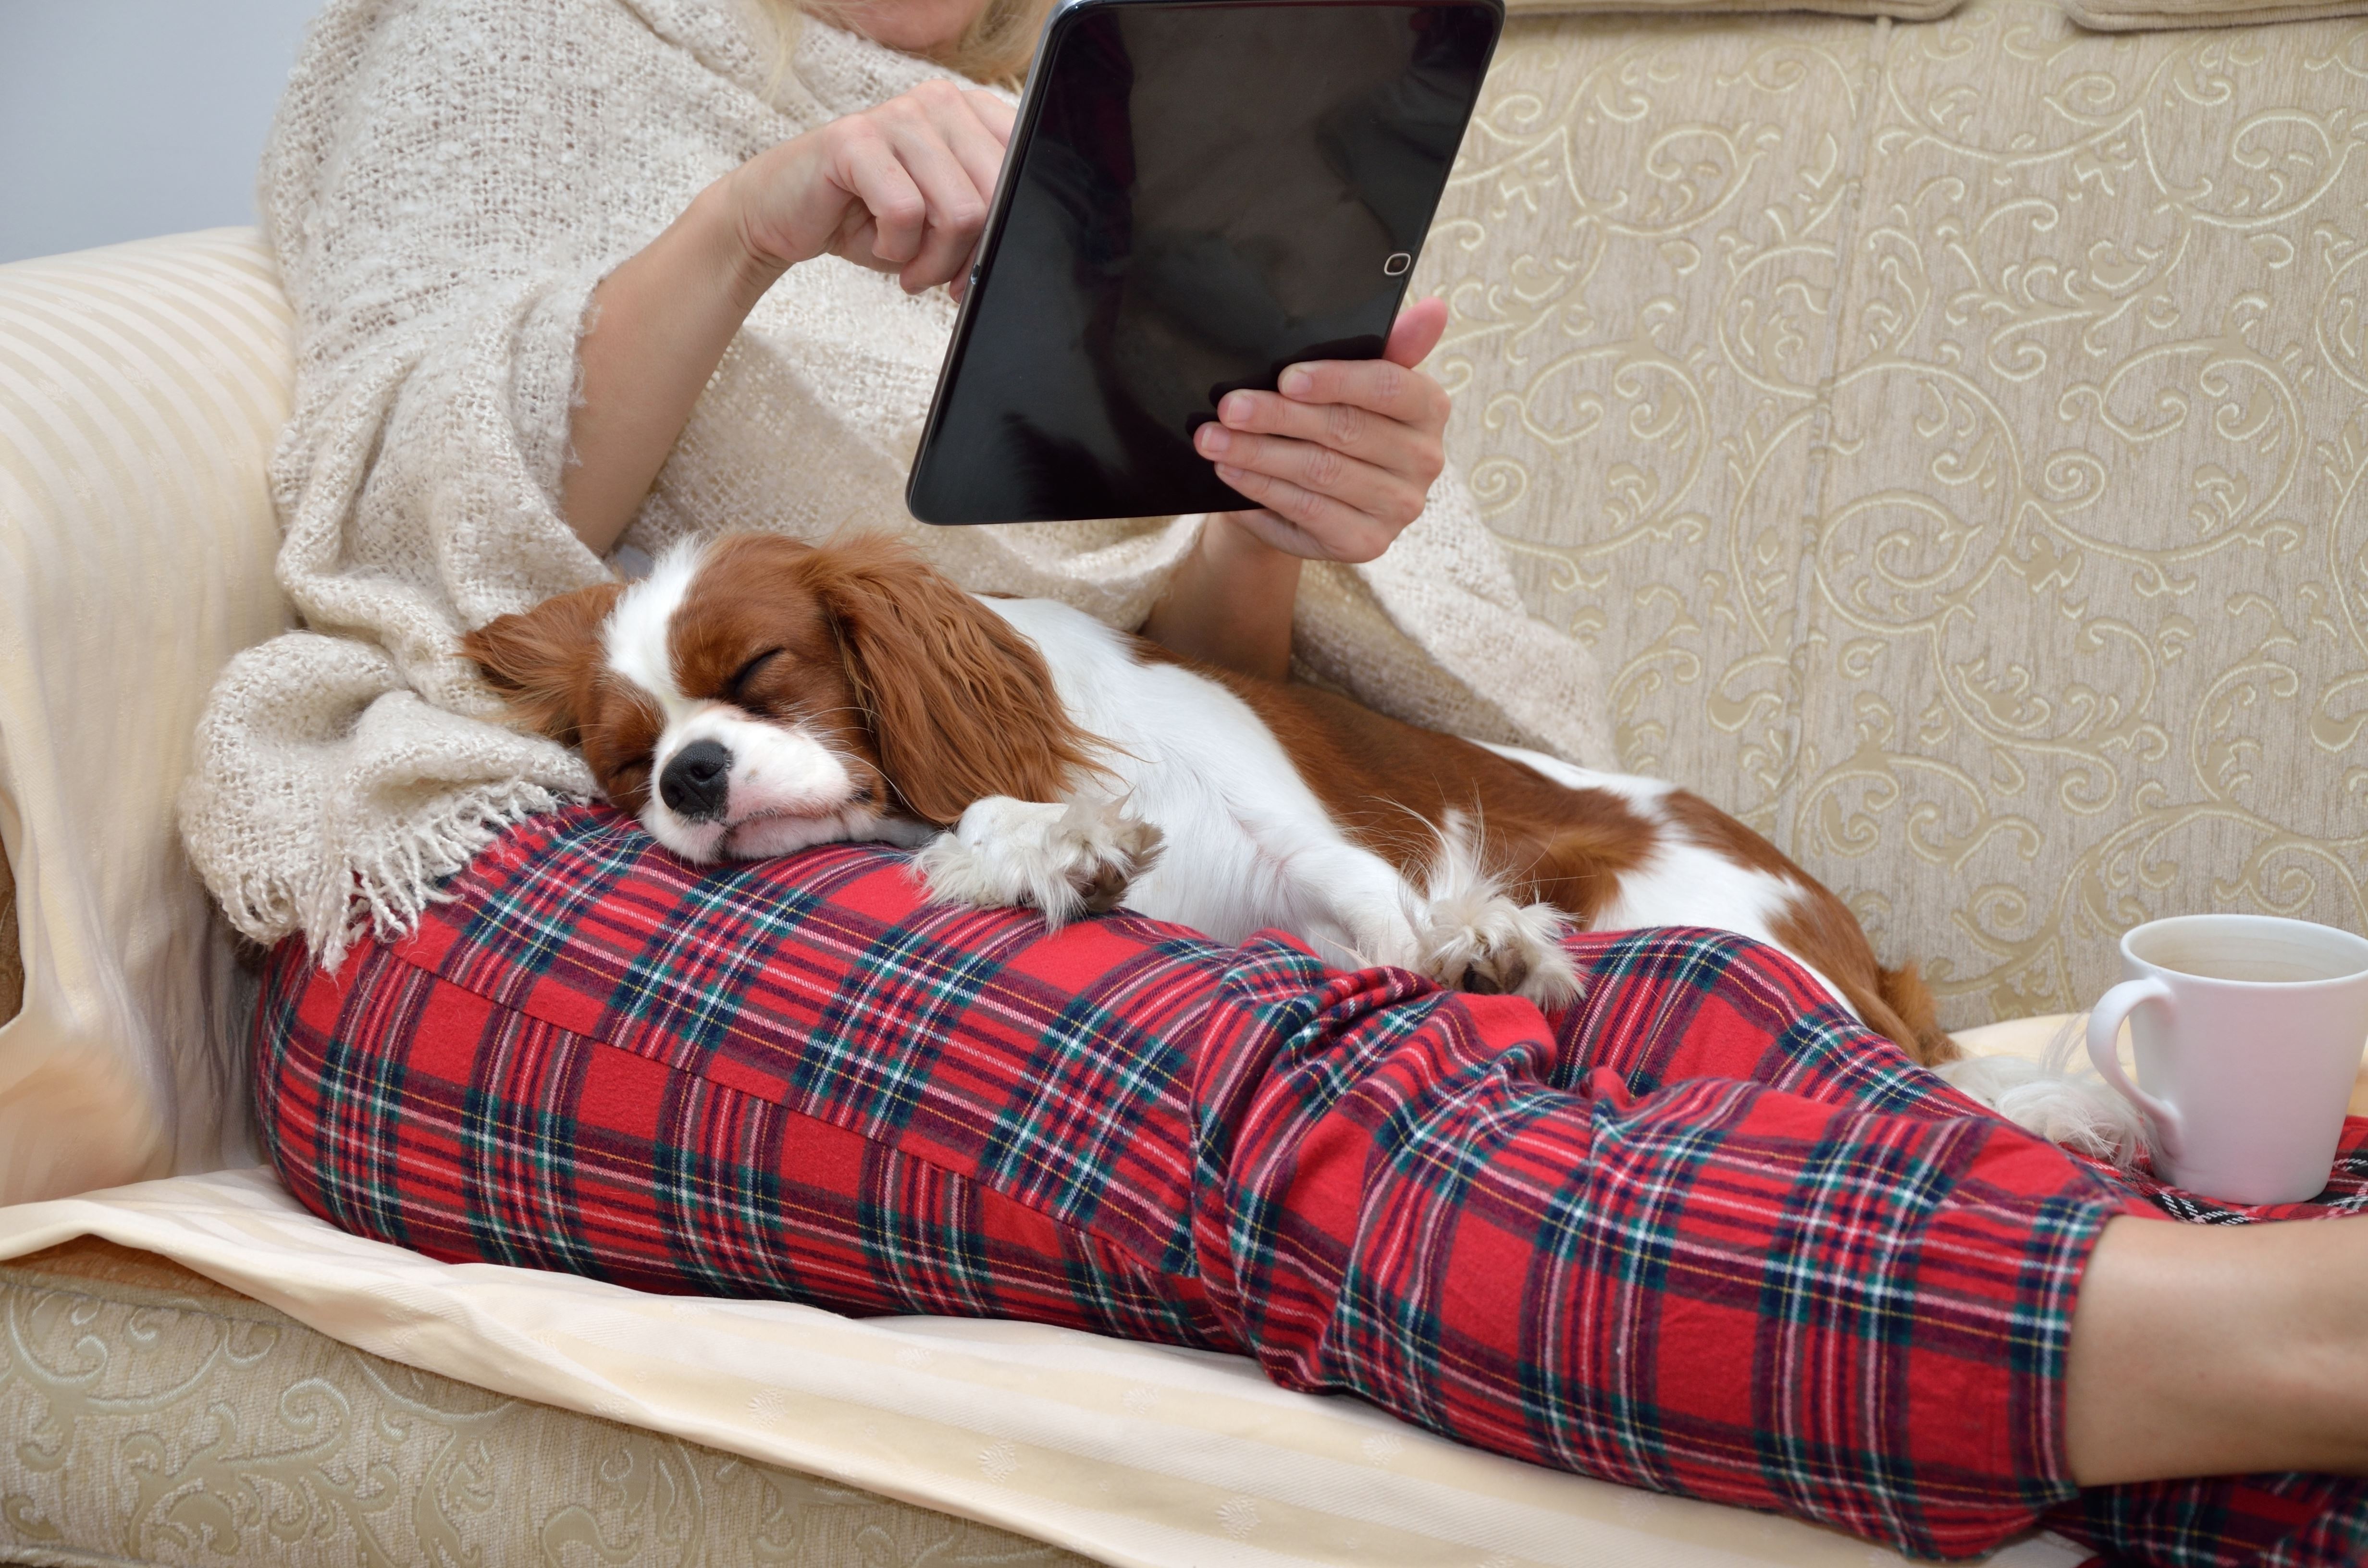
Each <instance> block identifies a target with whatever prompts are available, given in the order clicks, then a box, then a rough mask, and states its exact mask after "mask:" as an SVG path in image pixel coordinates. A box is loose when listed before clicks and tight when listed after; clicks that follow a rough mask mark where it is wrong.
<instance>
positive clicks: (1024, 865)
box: [913, 795, 1161, 927]
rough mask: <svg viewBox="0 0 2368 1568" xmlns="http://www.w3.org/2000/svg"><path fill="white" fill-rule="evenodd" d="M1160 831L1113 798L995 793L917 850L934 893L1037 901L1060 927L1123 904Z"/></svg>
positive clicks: (962, 898)
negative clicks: (1048, 798) (1023, 797)
mask: <svg viewBox="0 0 2368 1568" xmlns="http://www.w3.org/2000/svg"><path fill="white" fill-rule="evenodd" d="M1160 842H1161V841H1160V833H1159V830H1158V829H1157V828H1156V827H1154V826H1153V825H1152V824H1149V823H1147V822H1144V820H1143V819H1142V818H1140V817H1133V816H1128V815H1127V814H1126V813H1125V812H1122V811H1121V810H1120V808H1119V806H1118V805H1117V803H1116V802H1113V801H1068V802H1066V803H1060V804H1048V803H1046V802H1043V801H1020V800H1015V799H1013V798H1012V797H1010V796H1008V795H991V796H989V797H987V798H986V799H985V800H983V801H972V802H971V805H970V809H969V810H967V811H965V812H962V821H961V822H959V823H957V824H954V827H953V830H952V831H951V832H950V833H942V834H939V835H938V836H937V837H936V838H934V839H931V840H930V841H929V842H928V844H927V845H925V846H922V848H921V850H920V852H919V853H918V854H916V856H914V858H913V862H914V869H916V871H918V872H919V874H920V877H921V881H922V882H923V883H924V885H926V886H927V887H928V890H929V895H930V896H931V897H932V898H936V899H939V900H942V901H945V902H947V903H974V904H977V905H979V906H980V907H981V908H985V909H1003V908H1009V907H1012V906H1014V905H1018V904H1032V905H1033V906H1035V907H1036V908H1038V909H1040V910H1042V911H1043V913H1044V922H1045V924H1046V925H1048V926H1054V927H1058V926H1062V925H1063V924H1064V923H1065V922H1067V921H1068V920H1070V919H1072V918H1074V917H1075V916H1076V915H1081V914H1083V915H1100V914H1102V913H1104V912H1105V911H1108V910H1111V909H1115V908H1117V907H1118V905H1119V903H1120V901H1121V900H1122V899H1124V898H1125V897H1126V890H1127V888H1128V887H1129V886H1130V885H1132V884H1133V881H1134V879H1135V878H1137V877H1139V876H1141V875H1143V873H1144V872H1145V871H1147V870H1149V869H1151V868H1152V865H1153V864H1154V863H1155V862H1156V861H1157V860H1158V858H1159V851H1160Z"/></svg>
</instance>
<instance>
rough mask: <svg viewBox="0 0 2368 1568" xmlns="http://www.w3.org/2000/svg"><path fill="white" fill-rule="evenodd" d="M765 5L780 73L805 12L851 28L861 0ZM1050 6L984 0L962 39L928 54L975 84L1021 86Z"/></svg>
mask: <svg viewBox="0 0 2368 1568" xmlns="http://www.w3.org/2000/svg"><path fill="white" fill-rule="evenodd" d="M765 4H766V6H767V8H768V9H769V10H770V11H772V12H773V14H774V17H775V19H776V20H778V21H779V22H780V28H781V40H782V43H781V58H780V62H779V64H777V66H776V67H775V69H776V71H777V72H778V71H780V70H785V69H787V67H788V64H789V51H790V49H791V46H792V45H791V40H794V39H795V38H796V37H797V19H798V17H800V16H801V15H804V16H811V17H818V18H820V19H821V20H823V21H825V22H829V23H831V24H832V25H833V26H836V27H847V26H848V18H849V17H851V16H852V14H853V13H854V11H855V10H856V7H857V0H765ZM1051 8H1052V0H986V5H985V7H984V8H982V9H981V10H980V12H979V14H978V16H977V17H975V18H974V19H973V21H972V22H971V25H970V26H969V27H967V28H963V29H962V36H961V37H960V38H958V39H956V40H954V41H953V42H951V43H950V44H948V45H947V46H946V47H944V48H943V49H939V50H933V51H930V52H929V53H928V55H927V57H926V58H927V59H928V61H929V62H931V63H932V64H936V65H942V66H944V67H945V68H946V69H947V70H949V71H954V72H959V73H960V74H962V75H964V76H967V77H969V78H970V79H971V80H972V81H973V82H985V83H987V84H988V85H993V86H1003V87H1017V86H1019V83H1020V80H1021V78H1023V77H1025V76H1026V75H1027V74H1028V62H1029V61H1030V59H1032V58H1033V57H1034V55H1035V53H1036V35H1037V33H1038V31H1039V30H1040V29H1042V27H1043V25H1044V14H1045V12H1047V11H1048V10H1050V9H1051ZM849 30H850V31H860V30H861V29H860V28H849Z"/></svg>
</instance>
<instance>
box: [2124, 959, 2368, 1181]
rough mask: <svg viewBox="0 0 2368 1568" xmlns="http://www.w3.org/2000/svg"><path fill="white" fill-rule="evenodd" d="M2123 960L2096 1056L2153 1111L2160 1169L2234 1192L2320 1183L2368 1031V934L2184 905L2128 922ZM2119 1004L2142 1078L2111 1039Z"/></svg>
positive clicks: (2150, 1118) (2150, 1119) (2171, 1177)
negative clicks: (2171, 914)
mask: <svg viewBox="0 0 2368 1568" xmlns="http://www.w3.org/2000/svg"><path fill="white" fill-rule="evenodd" d="M2122 969H2123V973H2124V974H2125V975H2127V976H2128V978H2127V979H2125V980H2124V981H2123V982H2122V983H2121V984H2119V985H2116V986H2114V987H2113V988H2112V990H2111V991H2108V992H2106V993H2105V994H2104V996H2103V998H2102V999H2100V1001H2099V1002H2098V1004H2097V1006H2096V1010H2095V1011H2094V1012H2092V1013H2090V1014H2089V1060H2090V1061H2092V1062H2095V1063H2096V1064H2097V1070H2098V1071H2099V1072H2100V1073H2102V1074H2104V1075H2105V1081H2106V1082H2107V1083H2109V1084H2111V1085H2113V1087H2114V1088H2116V1089H2118V1090H2120V1091H2121V1092H2122V1093H2123V1095H2125V1096H2128V1097H2129V1099H2130V1101H2131V1103H2133V1104H2134V1105H2135V1106H2136V1107H2137V1108H2138V1109H2139V1110H2140V1111H2141V1112H2142V1113H2143V1114H2144V1115H2145V1117H2146V1121H2147V1123H2148V1126H2149V1131H2151V1132H2152V1134H2153V1144H2154V1150H2155V1161H2154V1165H2155V1174H2156V1175H2157V1176H2161V1177H2162V1178H2163V1179H2164V1180H2165V1181H2168V1182H2170V1183H2172V1184H2174V1185H2175V1186H2179V1187H2185V1188H2187V1189H2188V1190H2189V1191H2191V1192H2198V1193H2202V1194H2203V1195H2204V1196H2206V1197H2210V1198H2217V1199H2224V1200H2226V1201H2227V1202H2232V1203H2295V1202H2300V1201H2301V1200H2302V1199H2306V1198H2311V1197H2315V1196H2316V1195H2317V1193H2318V1192H2319V1191H2320V1190H2321V1189H2323V1188H2324V1187H2326V1186H2327V1178H2328V1167H2329V1165H2331V1164H2332V1163H2333V1161H2334V1158H2335V1146H2336V1143H2337V1142H2338V1141H2339V1140H2340V1138H2341V1137H2342V1133H2343V1114H2344V1108H2345V1106H2346V1104H2347V1102H2348V1101H2349V1099H2350V1097H2351V1083H2352V1079H2353V1077H2354V1076H2355V1075H2356V1074H2358V1072H2359V1070H2360V1059H2361V1051H2362V1046H2363V1044H2368V938H2362V937H2356V936H2353V935H2352V934H2351V932H2348V931H2338V930H2335V929H2334V928H2332V927H2331V926H2315V925H2313V924H2311V923H2310V922H2309V921H2306V920H2283V919H2280V918H2278V917H2276V916H2274V915H2180V916H2178V917H2176V918H2173V919H2169V920H2155V921H2150V922H2148V923H2147V924H2146V925H2144V926H2138V927H2137V928H2136V929H2135V930H2133V931H2131V932H2129V933H2128V934H2127V935H2125V936H2123V937H2122ZM2123 1019H2127V1020H2128V1021H2129V1025H2130V1034H2131V1039H2132V1043H2133V1044H2134V1045H2135V1048H2136V1056H2137V1069H2138V1073H2137V1082H2136V1083H2135V1084H2133V1083H2132V1082H2130V1079H2129V1075H2128V1074H2125V1073H2124V1072H2123V1070H2122V1064H2121V1060H2120V1058H2119V1056H2118V1055H2117V1054H2116V1053H2115V1051H2114V1046H2115V1043H2116V1041H2117V1040H2118V1038H2119V1036H2120V1034H2121V1029H2122V1023H2123Z"/></svg>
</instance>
